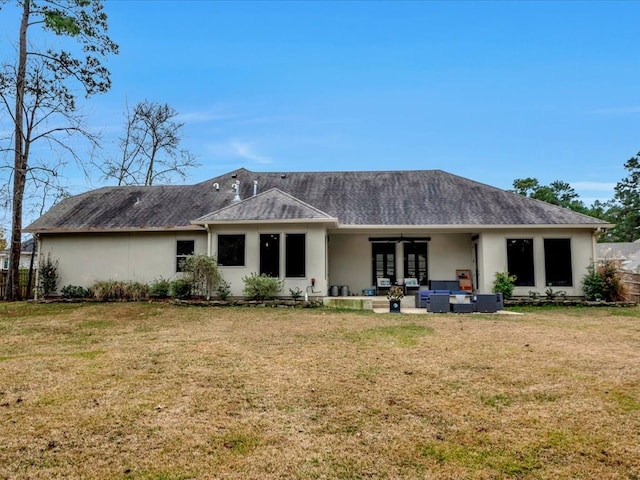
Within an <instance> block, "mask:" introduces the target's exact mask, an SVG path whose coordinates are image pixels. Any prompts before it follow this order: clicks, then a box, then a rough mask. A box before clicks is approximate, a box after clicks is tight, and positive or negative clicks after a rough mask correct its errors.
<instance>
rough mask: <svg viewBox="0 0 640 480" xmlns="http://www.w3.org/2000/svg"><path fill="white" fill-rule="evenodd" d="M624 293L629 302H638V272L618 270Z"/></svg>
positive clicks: (639, 294) (639, 280)
mask: <svg viewBox="0 0 640 480" xmlns="http://www.w3.org/2000/svg"><path fill="white" fill-rule="evenodd" d="M620 279H621V280H622V284H623V285H624V295H625V297H626V300H627V301H629V302H640V274H638V273H632V272H625V271H623V270H621V271H620Z"/></svg>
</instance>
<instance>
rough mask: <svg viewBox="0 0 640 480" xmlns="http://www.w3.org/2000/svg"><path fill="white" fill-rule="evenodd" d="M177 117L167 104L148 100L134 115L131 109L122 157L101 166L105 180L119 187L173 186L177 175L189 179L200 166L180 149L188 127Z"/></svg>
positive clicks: (127, 119) (127, 116)
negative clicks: (171, 184) (113, 181)
mask: <svg viewBox="0 0 640 480" xmlns="http://www.w3.org/2000/svg"><path fill="white" fill-rule="evenodd" d="M177 116H178V112H176V110H174V109H173V108H172V107H170V106H169V105H168V104H166V103H165V104H160V103H154V102H149V101H148V100H144V101H142V102H139V103H138V104H137V105H136V106H135V107H134V109H133V111H131V110H129V107H128V106H127V112H126V124H125V131H124V135H123V136H122V137H120V149H121V150H120V151H121V156H120V158H119V159H117V160H107V161H105V162H104V163H103V164H102V165H100V166H98V167H99V168H100V169H101V171H102V173H103V174H104V178H105V179H115V180H116V181H117V182H118V185H153V184H155V183H157V182H161V183H170V182H171V180H172V179H173V178H174V176H175V175H178V176H179V177H180V178H182V179H184V178H186V175H187V170H188V169H189V168H193V167H197V166H198V164H197V163H196V160H195V157H194V156H193V155H192V154H191V153H190V152H189V151H188V150H185V149H180V148H179V146H180V142H181V140H182V133H181V130H182V127H184V123H180V122H177V121H176V117H177Z"/></svg>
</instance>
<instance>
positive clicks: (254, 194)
mask: <svg viewBox="0 0 640 480" xmlns="http://www.w3.org/2000/svg"><path fill="white" fill-rule="evenodd" d="M257 194H258V180H254V181H253V196H254V197H255V196H256V195H257Z"/></svg>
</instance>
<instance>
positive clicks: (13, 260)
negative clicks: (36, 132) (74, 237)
mask: <svg viewBox="0 0 640 480" xmlns="http://www.w3.org/2000/svg"><path fill="white" fill-rule="evenodd" d="M29 7H30V3H29V0H24V4H23V9H22V22H21V23H20V40H19V43H20V50H19V58H18V77H17V79H16V80H17V81H16V109H15V122H16V124H15V152H14V155H15V156H14V168H13V202H12V209H13V210H12V216H11V247H10V250H9V275H8V279H7V280H8V281H7V291H6V293H5V295H6V297H7V300H20V299H21V297H22V292H21V289H20V252H21V250H22V200H23V198H24V189H25V185H26V182H27V155H26V152H25V150H24V132H23V123H22V122H23V121H24V114H23V105H24V90H25V79H26V71H27V28H28V25H29V13H30V11H29Z"/></svg>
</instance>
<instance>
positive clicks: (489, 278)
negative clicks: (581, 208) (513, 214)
mask: <svg viewBox="0 0 640 480" xmlns="http://www.w3.org/2000/svg"><path fill="white" fill-rule="evenodd" d="M508 238H532V239H533V261H534V274H535V285H534V286H526V287H516V288H515V290H514V292H513V293H514V295H515V296H528V295H529V291H537V292H538V293H540V294H544V291H545V290H546V289H547V286H546V285H545V268H544V239H545V238H568V239H570V241H571V270H572V274H573V286H571V287H553V289H554V290H564V291H565V292H566V293H567V295H569V296H581V295H582V294H583V292H582V287H581V282H582V278H583V277H584V275H585V274H586V273H587V267H588V266H589V265H590V264H591V263H592V262H593V260H594V258H593V242H594V239H593V235H592V234H591V232H589V231H585V230H564V231H562V232H559V231H558V230H553V229H548V230H539V231H535V232H532V231H522V230H501V231H493V232H484V233H482V234H480V237H479V239H478V250H479V253H478V257H479V258H478V260H479V261H478V266H479V271H480V282H479V283H480V285H479V287H480V291H482V292H490V291H491V288H492V286H493V281H494V278H495V274H496V272H506V271H507V239H508Z"/></svg>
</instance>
